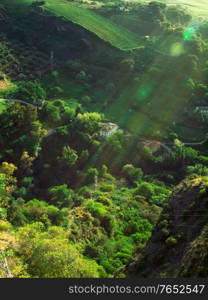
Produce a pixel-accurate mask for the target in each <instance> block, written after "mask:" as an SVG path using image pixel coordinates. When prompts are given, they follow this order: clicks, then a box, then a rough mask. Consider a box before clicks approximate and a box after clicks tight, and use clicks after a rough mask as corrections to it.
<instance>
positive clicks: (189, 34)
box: [183, 27, 196, 41]
mask: <svg viewBox="0 0 208 300" xmlns="http://www.w3.org/2000/svg"><path fill="white" fill-rule="evenodd" d="M195 33H196V28H194V27H188V28H186V30H185V31H184V32H183V40H184V41H190V40H191V39H192V38H193V36H194V35H195Z"/></svg>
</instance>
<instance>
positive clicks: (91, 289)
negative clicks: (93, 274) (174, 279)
mask: <svg viewBox="0 0 208 300" xmlns="http://www.w3.org/2000/svg"><path fill="white" fill-rule="evenodd" d="M204 291H205V285H204V284H193V285H191V284H173V285H171V284H157V285H151V286H124V285H110V286H109V285H105V284H102V285H97V286H96V285H93V284H90V285H85V286H84V285H73V286H69V287H68V293H69V294H73V295H78V294H79V295H80V294H82V295H97V296H98V295H102V294H104V295H109V294H111V295H113V294H115V295H116V294H126V295H130V294H153V295H154V294H155V295H162V294H164V295H165V294H166V295H167V294H168V295H170V294H173V295H174V294H178V295H184V294H199V295H202V294H203V292H204Z"/></svg>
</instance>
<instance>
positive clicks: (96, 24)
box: [9, 0, 142, 50]
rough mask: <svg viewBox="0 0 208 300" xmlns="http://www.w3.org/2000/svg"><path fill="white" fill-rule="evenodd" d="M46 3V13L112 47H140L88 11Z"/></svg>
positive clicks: (23, 0) (60, 1) (18, 0)
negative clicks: (78, 27) (71, 23)
mask: <svg viewBox="0 0 208 300" xmlns="http://www.w3.org/2000/svg"><path fill="white" fill-rule="evenodd" d="M33 1H34V0H10V1H9V3H14V4H31V3H32V2H33ZM46 3H47V4H46V6H45V10H46V12H49V13H50V14H53V15H55V16H57V17H64V19H65V20H68V21H71V22H73V23H75V24H78V25H80V26H82V27H84V28H85V29H87V30H89V31H91V32H93V33H94V34H96V35H97V36H98V37H99V38H101V39H102V40H104V41H106V42H109V43H110V44H111V45H113V46H114V47H117V48H119V49H122V50H131V49H135V48H140V47H142V42H141V40H140V38H139V37H137V36H136V35H135V34H133V33H131V32H130V31H128V30H127V29H125V28H123V27H122V26H120V25H117V24H114V23H113V22H111V21H110V20H108V19H105V18H103V17H101V16H99V15H97V14H95V13H94V12H92V11H90V10H88V9H85V8H81V7H77V6H75V5H73V4H71V3H69V2H67V1H65V0H47V1H46Z"/></svg>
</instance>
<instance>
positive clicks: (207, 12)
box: [123, 0, 208, 18]
mask: <svg viewBox="0 0 208 300" xmlns="http://www.w3.org/2000/svg"><path fill="white" fill-rule="evenodd" d="M123 1H124V2H129V0H123ZM133 1H134V2H151V1H152V0H133ZM158 1H159V2H163V3H165V4H168V5H181V6H183V7H184V8H185V9H186V10H188V12H190V13H191V14H192V15H193V16H195V17H203V18H204V17H206V18H207V17H208V1H207V0H158Z"/></svg>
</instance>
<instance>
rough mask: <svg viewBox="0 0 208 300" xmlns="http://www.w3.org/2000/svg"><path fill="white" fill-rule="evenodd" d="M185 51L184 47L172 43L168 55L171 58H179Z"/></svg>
mask: <svg viewBox="0 0 208 300" xmlns="http://www.w3.org/2000/svg"><path fill="white" fill-rule="evenodd" d="M184 52H185V49H184V45H183V44H182V43H179V42H177V43H174V44H172V45H171V48H170V55H171V56H180V55H182V54H184Z"/></svg>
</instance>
